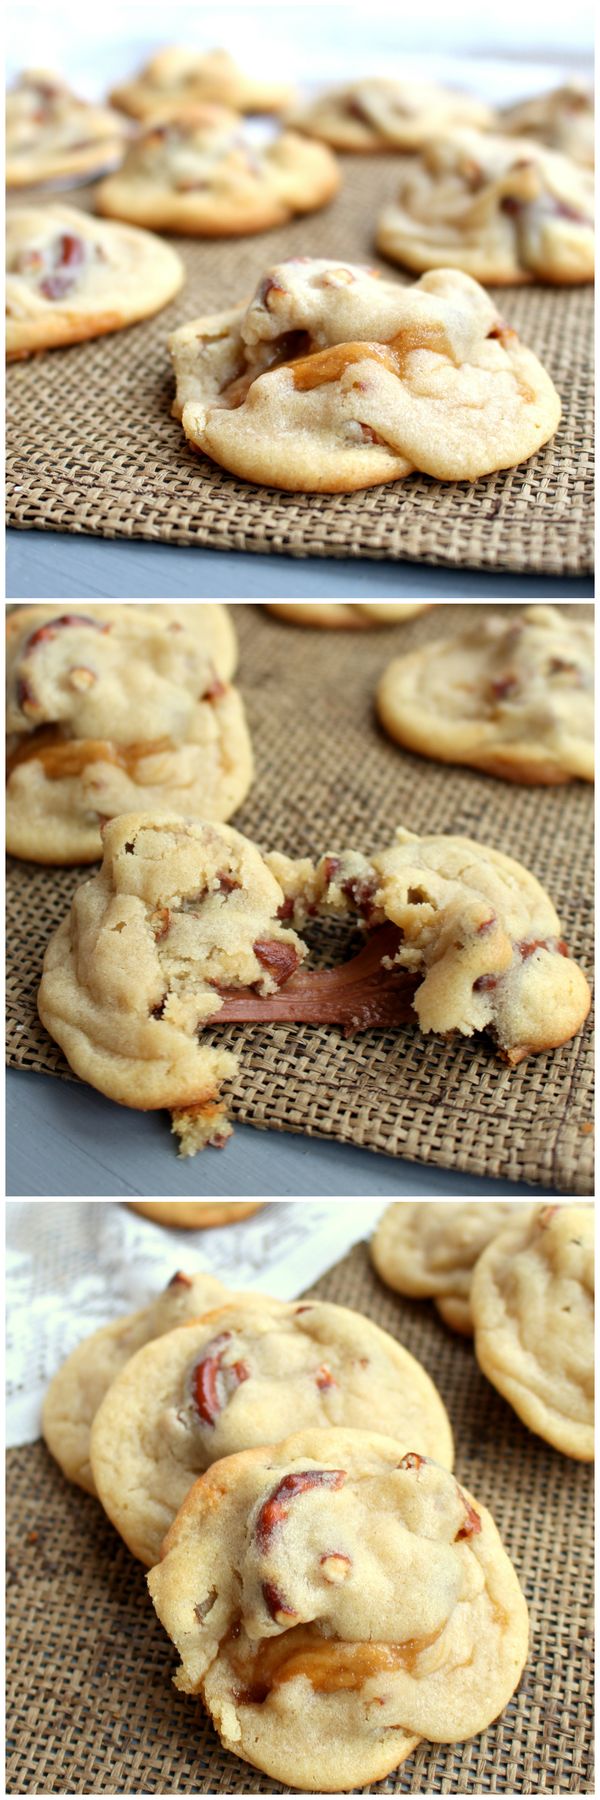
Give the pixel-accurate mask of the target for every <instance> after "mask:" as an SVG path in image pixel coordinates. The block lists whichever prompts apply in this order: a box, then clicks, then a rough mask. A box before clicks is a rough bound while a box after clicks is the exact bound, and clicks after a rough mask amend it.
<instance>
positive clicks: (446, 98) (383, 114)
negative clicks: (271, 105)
mask: <svg viewBox="0 0 600 1800" xmlns="http://www.w3.org/2000/svg"><path fill="white" fill-rule="evenodd" d="M292 119H293V123H294V125H298V126H299V128H300V130H301V131H307V132H310V133H311V134H312V135H314V136H315V137H322V138H325V140H326V142H327V143H329V144H333V146H334V148H335V149H338V150H415V149H418V148H419V147H420V145H421V144H425V143H427V141H428V139H429V138H430V137H431V136H432V134H433V133H434V132H439V131H445V130H448V128H449V127H451V126H455V125H457V126H460V125H472V126H474V127H475V129H480V130H483V131H485V129H486V127H487V126H489V125H491V124H492V120H493V114H492V113H491V112H490V109H489V107H488V106H485V105H484V104H483V102H482V101H481V100H477V99H475V97H474V96H473V95H472V94H462V93H460V92H459V91H458V90H457V89H453V88H445V87H439V86H437V85H436V84H435V83H434V82H426V81H388V80H385V79H381V80H379V79H372V80H370V81H357V82H352V83H351V84H350V85H349V86H348V87H343V88H334V89H332V90H331V91H328V92H326V93H324V94H319V95H318V96H317V99H316V100H314V101H312V102H311V104H310V105H308V106H306V107H303V108H302V109H301V110H298V111H297V112H295V113H294V114H293V115H292Z"/></svg>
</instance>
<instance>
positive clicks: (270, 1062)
mask: <svg viewBox="0 0 600 1800" xmlns="http://www.w3.org/2000/svg"><path fill="white" fill-rule="evenodd" d="M478 610H479V611H480V612H481V613H484V612H485V607H484V606H481V607H480V608H479V609H478ZM501 610H504V611H505V612H507V613H509V612H510V608H506V607H505V608H503V609H501ZM576 610H577V612H578V613H580V614H581V616H582V617H586V616H587V617H589V615H590V611H591V609H590V608H589V607H581V608H580V607H577V609H576ZM234 614H235V622H236V625H237V628H238V631H239V636H240V640H241V675H240V686H241V689H242V692H243V695H244V699H245V702H246V707H247V711H248V718H249V723H250V728H251V732H252V737H253V741H254V748H255V754H256V779H255V782H254V786H253V788H252V790H251V792H250V795H249V797H248V800H247V801H246V802H245V804H244V806H243V807H242V808H241V810H240V812H239V813H237V814H236V817H235V821H234V823H235V824H236V826H237V827H238V828H239V829H240V830H241V831H244V832H247V834H248V836H249V837H251V838H254V839H256V841H257V842H258V843H259V844H260V845H261V846H262V847H263V848H264V849H269V848H270V849H274V848H277V849H280V850H284V851H287V852H288V853H289V854H290V855H294V856H302V855H306V854H311V855H312V854H315V855H319V854H321V852H322V851H325V850H335V849H336V848H337V849H339V848H340V847H341V846H342V847H343V846H344V845H348V844H350V845H352V846H354V847H355V848H356V849H359V850H362V851H365V852H366V853H369V852H371V851H374V850H376V849H380V848H381V847H382V846H383V845H385V844H387V843H388V842H389V841H390V839H391V837H392V835H393V831H394V828H395V826H396V825H399V824H402V825H405V826H408V827H409V829H410V830H411V831H422V832H435V831H441V832H444V831H447V832H458V833H464V834H465V835H467V836H469V837H475V838H477V839H480V840H481V841H482V842H483V843H489V844H491V845H493V846H494V847H495V848H496V849H499V850H504V851H506V852H508V854H509V855H511V856H516V857H517V858H519V859H520V860H521V861H522V862H525V863H526V864H527V866H528V867H529V868H530V869H531V870H532V871H533V873H534V874H535V875H537V876H538V878H539V880H541V881H542V882H543V883H544V885H545V886H546V887H547V888H548V892H549V894H550V895H551V897H552V899H553V901H554V904H555V906H556V907H557V910H558V912H559V914H560V917H561V920H562V924H563V928H564V932H565V936H566V938H567V941H568V943H569V947H570V949H571V950H572V952H573V954H574V955H575V956H577V957H579V958H580V959H582V960H583V963H584V966H585V967H586V969H587V971H588V973H589V971H590V970H591V968H592V946H591V935H590V934H591V928H592V894H591V887H592V874H591V871H592V866H593V851H592V829H593V828H592V819H593V800H592V791H591V788H589V787H588V786H587V785H586V784H585V783H583V782H574V783H571V784H570V785H568V786H566V787H564V788H560V787H558V788H524V787H517V786H515V785H513V784H512V783H508V782H503V781H499V780H496V779H495V778H494V777H493V776H489V775H479V774H477V773H475V771H473V770H469V769H458V768H456V769H455V768H452V767H449V766H448V765H445V764H441V763H433V762H428V761H426V760H425V759H424V758H421V757H418V756H412V755H410V754H409V753H408V752H407V751H401V750H399V749H398V747H397V746H396V745H394V744H392V743H391V742H389V740H388V739H387V738H386V737H385V736H384V734H383V732H381V731H380V730H379V729H378V727H377V724H376V721H375V717H374V712H373V693H374V689H375V685H376V681H377V678H378V675H379V673H380V672H381V670H382V669H383V668H384V667H385V665H386V663H387V662H388V661H389V660H390V657H391V656H392V655H394V654H395V653H397V652H398V650H399V648H400V647H406V648H407V649H410V648H412V647H413V646H415V645H416V644H418V643H421V642H423V641H427V640H428V639H429V638H432V637H435V636H439V635H440V633H441V632H442V631H444V632H446V631H450V630H452V629H454V628H455V627H456V626H458V625H460V624H461V623H462V622H464V619H465V616H468V617H469V619H470V620H472V619H473V614H474V608H473V606H468V607H467V606H462V607H461V606H445V607H444V608H443V609H441V608H435V609H433V610H432V611H431V612H427V613H425V614H423V615H422V616H421V617H420V618H418V619H416V620H414V621H413V622H412V623H410V624H407V625H404V626H401V627H399V628H397V629H395V630H394V629H391V630H386V631H382V632H380V631H374V632H365V633H359V634H356V633H353V632H342V633H340V632H334V633H330V632H327V633H323V632H315V631H303V630H301V629H299V628H298V627H295V626H290V625H287V624H284V623H283V622H282V621H281V620H278V619H275V618H273V617H271V616H270V615H269V614H268V613H267V612H266V611H264V610H263V609H262V608H260V607H257V606H252V605H249V604H248V605H245V606H236V607H235V609H234ZM89 875H90V870H89V869H88V870H84V871H82V870H81V869H64V870H60V869H46V868H40V867H37V866H35V865H34V864H30V863H18V862H13V864H12V867H11V869H10V875H9V887H8V894H9V931H8V945H9V950H8V994H7V999H8V1018H9V1026H8V1054H9V1061H10V1062H11V1063H12V1064H14V1065H15V1066H17V1067H21V1068H29V1069H39V1070H45V1071H46V1072H49V1073H51V1074H59V1075H68V1074H69V1070H68V1068H67V1065H66V1063H65V1061H64V1058H63V1056H62V1054H61V1052H60V1051H59V1049H58V1048H57V1046H56V1045H55V1044H53V1043H52V1042H51V1040H50V1039H49V1038H48V1037H47V1035H46V1033H45V1031H44V1030H43V1027H42V1026H41V1024H40V1022H39V1020H38V1017H37V1011H36V1004H35V999H36V993H37V988H38V984H39V978H40V971H41V965H42V959H43V954H44V950H45V947H46V943H47V941H48V937H49V935H50V933H51V931H52V930H53V929H54V927H55V926H56V925H58V924H59V923H60V921H61V919H62V918H63V917H64V914H65V912H66V911H67V910H68V907H69V904H70V900H71V896H72V894H73V892H74V890H75V888H76V887H77V886H79V884H80V882H81V880H82V878H83V879H87V878H89ZM311 941H312V942H313V944H314V947H315V950H316V951H318V952H319V953H320V952H324V957H323V959H325V957H326V956H327V955H328V954H329V953H330V947H331V935H330V934H329V933H326V932H324V931H323V929H322V927H318V928H317V929H316V932H315V933H314V934H313V937H312V940H311ZM341 948H342V944H341V941H340V942H339V944H338V946H337V949H336V953H337V955H339V954H340V951H341ZM210 1041H215V1042H217V1041H218V1043H219V1044H220V1045H221V1044H225V1043H228V1044H230V1045H231V1047H232V1048H233V1047H235V1048H236V1050H240V1051H241V1068H240V1073H239V1076H238V1078H237V1082H236V1089H235V1096H234V1098H233V1104H232V1112H233V1113H234V1114H235V1115H236V1116H237V1117H238V1118H239V1119H243V1120H246V1121H247V1122H249V1123H251V1124H253V1125H258V1126H263V1127H270V1128H279V1129H280V1130H286V1131H301V1132H308V1133H310V1134H312V1135H316V1136H321V1137H333V1138H338V1139H341V1140H342V1141H345V1142H351V1143H355V1144H362V1145H365V1146H366V1147H368V1148H370V1149H374V1150H382V1151H385V1152H387V1153H388V1154H389V1155H395V1156H403V1157H408V1159H409V1160H410V1161H417V1162H425V1163H427V1162H432V1163H437V1164H439V1165H441V1166H442V1167H443V1168H456V1169H462V1170H465V1171H468V1172H469V1173H471V1174H475V1175H490V1176H504V1177H505V1178H506V1179H507V1180H509V1181H519V1180H521V1181H530V1182H536V1183H542V1184H543V1185H545V1186H547V1187H555V1188H557V1189H558V1190H559V1191H560V1192H564V1193H588V1192H591V1191H593V1168H592V1147H591V1140H590V1136H589V1135H588V1133H589V1125H590V1120H591V1117H592V1080H593V1059H592V1048H591V1037H590V1028H589V1025H587V1026H585V1027H584V1029H583V1031H582V1032H581V1033H580V1034H579V1036H578V1037H576V1038H575V1039H573V1041H572V1042H571V1043H570V1044H567V1045H565V1046H564V1047H563V1048H562V1049H561V1050H557V1051H554V1052H551V1053H550V1054H549V1055H548V1056H540V1057H532V1058H530V1059H529V1060H528V1061H527V1062H525V1063H522V1064H520V1066H519V1067H518V1068H517V1069H513V1070H509V1069H507V1068H506V1067H504V1066H503V1064H501V1063H500V1062H499V1061H498V1060H497V1059H496V1058H495V1057H494V1055H493V1053H492V1050H491V1048H490V1047H486V1045H485V1043H484V1041H483V1040H481V1039H478V1040H475V1041H474V1042H473V1043H470V1042H469V1041H468V1040H455V1041H452V1042H451V1043H444V1042H443V1041H442V1040H441V1039H439V1038H432V1037H422V1036H421V1035H420V1034H419V1033H418V1032H417V1031H416V1030H415V1029H413V1028H412V1027H405V1028H402V1029H401V1030H399V1031H394V1032H366V1033H363V1034H359V1035H357V1036H356V1037H350V1038H344V1037H343V1036H342V1035H341V1033H340V1032H339V1031H337V1030H334V1029H332V1028H325V1027H324V1028H319V1027H316V1026H283V1025H281V1026H275V1025H268V1026H265V1027H262V1028H261V1027H260V1026H256V1025H253V1026H235V1027H232V1026H230V1027H221V1028H220V1029H219V1028H216V1027H213V1028H212V1034H211V1032H210V1031H207V1033H206V1042H210ZM225 1154H226V1152H225Z"/></svg>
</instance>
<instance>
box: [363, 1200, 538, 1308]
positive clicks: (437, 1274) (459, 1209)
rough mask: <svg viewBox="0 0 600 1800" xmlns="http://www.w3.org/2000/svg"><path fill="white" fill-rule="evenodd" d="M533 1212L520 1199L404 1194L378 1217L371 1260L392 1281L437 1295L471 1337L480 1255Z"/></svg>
mask: <svg viewBox="0 0 600 1800" xmlns="http://www.w3.org/2000/svg"><path fill="white" fill-rule="evenodd" d="M530 1212H531V1207H530V1206H527V1205H524V1206H520V1205H519V1202H518V1201H516V1200H498V1201H494V1200H457V1201H456V1202H453V1201H439V1203H438V1202H436V1201H435V1200H425V1201H423V1200H414V1201H410V1200H403V1201H402V1200H401V1201H399V1202H398V1203H395V1204H394V1205H392V1206H387V1207H386V1210H385V1212H384V1214H383V1216H382V1218H381V1219H380V1220H379V1224H378V1226H377V1229H376V1231H375V1235H374V1237H373V1238H372V1239H371V1260H372V1262H373V1263H374V1265H375V1268H376V1270H377V1273H378V1275H380V1276H381V1279H382V1281H385V1282H386V1283H387V1286H388V1287H391V1288H394V1289H395V1291H396V1292H397V1293H398V1294H408V1295H410V1296H411V1298H413V1299H431V1300H434V1301H435V1304H436V1306H437V1309H438V1312H439V1313H440V1314H441V1317H442V1319H444V1320H445V1323H446V1324H447V1325H450V1326H451V1328H452V1330H453V1331H461V1332H464V1333H465V1335H466V1336H467V1337H471V1336H472V1333H473V1319H472V1315H471V1306H470V1301H469V1294H470V1288H471V1276H472V1273H473V1269H474V1267H475V1263H476V1262H477V1258H478V1257H479V1256H481V1253H482V1250H485V1248H486V1245H487V1244H489V1243H491V1240H492V1238H493V1237H495V1236H497V1233H498V1232H499V1231H502V1230H503V1228H504V1227H505V1226H508V1225H511V1224H513V1223H517V1222H518V1221H519V1220H520V1219H521V1218H523V1217H524V1216H525V1215H526V1214H527V1215H528V1214H529V1213H530Z"/></svg>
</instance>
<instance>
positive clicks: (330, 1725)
mask: <svg viewBox="0 0 600 1800" xmlns="http://www.w3.org/2000/svg"><path fill="white" fill-rule="evenodd" d="M390 1424H391V1421H390ZM148 1586H149V1589H150V1593H151V1596H152V1599H153V1601H154V1605H155V1607H156V1611H157V1613H158V1616H159V1619H160V1620H161V1622H162V1624H163V1625H164V1626H165V1629H166V1631H167V1632H168V1633H169V1636H170V1637H171V1638H172V1639H173V1642H174V1644H175V1646H176V1649H177V1651H178V1653H179V1656H180V1658H181V1666H180V1668H179V1670H178V1673H177V1674H176V1676H175V1683H176V1686H177V1687H178V1688H180V1689H183V1691H184V1693H190V1694H191V1693H193V1694H197V1693H200V1694H201V1696H202V1699H203V1701H204V1704H205V1706H206V1707H207V1709H208V1711H209V1713H210V1715H211V1718H212V1719H213V1722H214V1724H215V1725H216V1728H217V1730H218V1732H219V1735H220V1737H221V1739H222V1742H223V1744H224V1745H225V1747H226V1749H228V1750H232V1751H233V1752H234V1754H235V1755H236V1756H241V1757H242V1758H243V1759H244V1761H246V1762H249V1763H251V1764H253V1765H254V1766H255V1767H256V1768H259V1769H262V1770H264V1771H265V1772H266V1773H267V1774H268V1775H270V1776H272V1777H273V1779H274V1780H276V1781H279V1782H282V1783H283V1787H284V1791H285V1792H286V1793H287V1792H288V1791H289V1788H290V1787H294V1788H299V1789H301V1790H302V1791H303V1792H305V1791H307V1790H308V1791H310V1792H312V1791H313V1790H316V1791H318V1792H322V1791H325V1792H327V1793H330V1792H339V1791H340V1789H352V1790H353V1791H354V1790H356V1789H360V1790H361V1791H362V1789H363V1786H367V1788H368V1789H369V1791H370V1784H371V1782H374V1781H379V1780H381V1779H382V1778H383V1777H384V1776H386V1775H388V1774H390V1773H391V1771H392V1770H393V1769H396V1768H397V1767H398V1765H399V1764H400V1763H401V1762H403V1761H404V1759H405V1758H406V1757H407V1756H409V1755H410V1754H411V1751H412V1750H414V1749H415V1747H416V1744H417V1743H418V1741H419V1739H420V1738H429V1739H430V1740H431V1741H432V1742H433V1743H456V1742H460V1741H461V1740H463V1739H465V1738H469V1737H471V1736H472V1735H473V1734H474V1733H476V1732H479V1731H483V1730H484V1729H485V1727H486V1726H487V1725H489V1724H490V1723H491V1722H492V1720H493V1719H495V1718H497V1716H498V1714H499V1713H500V1712H501V1711H502V1709H503V1707H505V1706H506V1705H507V1702H508V1701H509V1699H510V1697H511V1694H513V1693H514V1691H515V1688H516V1686H517V1684H518V1681H519V1679H520V1676H521V1673H522V1670H523V1667H524V1664H525V1659H526V1656H527V1639H528V1620H527V1607H526V1604H525V1600H524V1597H523V1594H522V1592H521V1589H520V1586H519V1582H518V1579H517V1575H516V1573H515V1570H514V1568H513V1566H512V1563H511V1562H510V1560H509V1558H508V1556H507V1554H506V1551H505V1550H504V1548H503V1545H502V1543H501V1540H500V1537H499V1535H498V1531H497V1529H496V1526H495V1524H494V1521H493V1519H492V1518H491V1516H490V1514H489V1513H488V1512H487V1511H486V1509H485V1507H483V1506H481V1505H480V1503H479V1501H478V1500H476V1499H474V1498H473V1496H472V1495H470V1494H469V1493H467V1492H466V1490H464V1489H463V1488H460V1487H459V1486H458V1483H457V1482H456V1481H455V1480H454V1477H453V1476H452V1475H450V1474H448V1472H447V1471H446V1470H445V1469H442V1468H440V1467H439V1466H438V1465H436V1464H435V1463H434V1462H431V1461H429V1460H428V1459H426V1458H423V1457H421V1456H419V1455H417V1454H416V1453H415V1452H414V1451H410V1450H409V1449H408V1445H407V1441H406V1439H405V1438H402V1439H400V1440H399V1441H394V1439H392V1438H391V1437H390V1436H389V1435H386V1436H385V1437H384V1436H379V1435H378V1434H377V1433H376V1431H375V1430H368V1431H348V1430H339V1429H338V1430H332V1429H330V1430H328V1431H326V1430H321V1431H312V1430H308V1431H299V1432H296V1433H295V1434H294V1436H293V1437H289V1438H288V1439H287V1441H286V1442H284V1443H281V1444H276V1445H273V1446H272V1447H265V1448H262V1449H254V1450H246V1451H245V1452H242V1453H241V1454H239V1455H237V1456H232V1457H229V1458H227V1460H225V1461H223V1462H219V1463H217V1464H215V1466H214V1467H213V1468H212V1469H210V1470H209V1471H208V1473H207V1474H205V1475H204V1476H203V1477H202V1480H201V1481H197V1482H196V1485H195V1486H194V1487H193V1488H192V1489H191V1492H190V1493H189V1494H188V1497H187V1499H186V1500H185V1502H184V1504H183V1506H182V1508H181V1511H180V1513H179V1514H178V1517H177V1519H176V1520H175V1523H174V1524H173V1525H172V1527H171V1530H170V1532H169V1534H168V1537H167V1539H166V1542H165V1544H164V1546H163V1557H162V1561H161V1562H160V1563H159V1564H158V1565H157V1567H156V1568H155V1569H153V1570H152V1573H151V1574H150V1575H149V1576H148Z"/></svg>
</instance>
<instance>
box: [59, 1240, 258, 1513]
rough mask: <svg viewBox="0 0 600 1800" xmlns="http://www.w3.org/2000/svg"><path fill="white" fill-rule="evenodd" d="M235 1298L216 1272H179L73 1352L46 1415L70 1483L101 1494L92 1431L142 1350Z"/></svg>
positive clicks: (64, 1472)
mask: <svg viewBox="0 0 600 1800" xmlns="http://www.w3.org/2000/svg"><path fill="white" fill-rule="evenodd" d="M230 1298H231V1296H230V1294H229V1293H228V1290H227V1288H225V1287H223V1284H222V1282H220V1281H217V1279H216V1277H215V1276H213V1275H204V1274H199V1275H183V1274H181V1272H180V1273H178V1274H177V1275H173V1277H172V1280H171V1281H170V1282H169V1283H168V1286H167V1287H166V1288H165V1290H164V1292H163V1293H162V1294H159V1295H158V1296H157V1298H156V1300H153V1301H152V1302H151V1303H150V1305H149V1306H144V1307H142V1308H141V1310H140V1311H139V1312H134V1313H128V1314H127V1316H126V1317H125V1318H121V1319H115V1320H113V1322H112V1323H111V1324H110V1325H102V1326H101V1327H100V1330H99V1331H93V1332H92V1334H91V1337H87V1338H84V1340H83V1343H82V1344H78V1345H77V1348H76V1349H75V1350H72V1351H71V1355H70V1356H68V1357H67V1360H66V1362H64V1363H63V1365H62V1368H60V1369H59V1370H58V1374H57V1375H55V1376H54V1379H53V1381H51V1382H50V1386H49V1388H48V1392H47V1394H46V1398H45V1400H44V1408H43V1413H42V1431H43V1435H44V1437H45V1440H46V1443H47V1445H48V1449H49V1450H50V1451H51V1454H52V1456H54V1457H56V1461H57V1462H58V1463H60V1467H61V1469H62V1471H63V1474H64V1475H66V1476H67V1479H68V1480H69V1481H75V1482H76V1483H77V1486H78V1487H82V1488H85V1489H86V1492H87V1493H88V1494H95V1492H96V1485H95V1482H94V1477H93V1475H92V1469H91V1464H90V1432H91V1429H92V1425H93V1422H94V1418H95V1416H96V1413H97V1411H98V1407H99V1406H100V1405H101V1403H102V1401H103V1399H104V1396H105V1394H107V1393H108V1389H109V1387H110V1385H111V1382H113V1381H115V1379H116V1377H117V1375H119V1374H120V1373H121V1370H122V1369H124V1368H125V1364H126V1363H127V1362H128V1361H129V1358H130V1357H131V1356H134V1355H135V1352H136V1350H139V1349H141V1346H142V1344H147V1343H149V1342H150V1340H151V1339H153V1338H159V1337H162V1336H163V1333H164V1332H166V1331H173V1330H174V1328H175V1326H177V1325H182V1324H184V1323H185V1322H186V1321H187V1320H188V1319H197V1318H198V1317H199V1315H200V1314H201V1313H204V1312H207V1311H208V1309H209V1307H215V1306H219V1305H223V1304H224V1303H225V1301H226V1300H228V1299H230Z"/></svg>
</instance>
